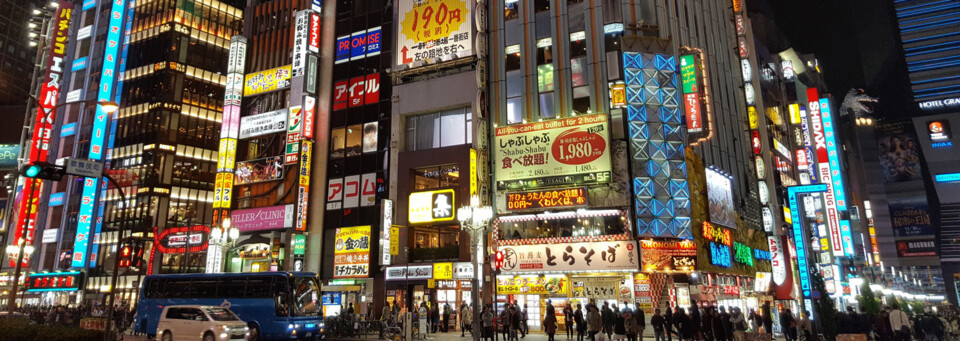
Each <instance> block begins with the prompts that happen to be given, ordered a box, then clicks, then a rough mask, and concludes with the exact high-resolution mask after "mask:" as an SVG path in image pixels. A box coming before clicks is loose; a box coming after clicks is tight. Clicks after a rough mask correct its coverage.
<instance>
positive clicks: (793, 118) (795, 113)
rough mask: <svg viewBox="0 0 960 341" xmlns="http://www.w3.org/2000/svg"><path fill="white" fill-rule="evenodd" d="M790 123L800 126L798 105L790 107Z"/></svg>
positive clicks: (794, 104)
mask: <svg viewBox="0 0 960 341" xmlns="http://www.w3.org/2000/svg"><path fill="white" fill-rule="evenodd" d="M790 123H792V124H800V105H799V104H797V103H793V104H791V105H790Z"/></svg>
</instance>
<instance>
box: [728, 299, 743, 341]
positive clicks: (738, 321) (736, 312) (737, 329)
mask: <svg viewBox="0 0 960 341" xmlns="http://www.w3.org/2000/svg"><path fill="white" fill-rule="evenodd" d="M730 323H731V324H733V339H734V341H744V338H745V337H746V332H747V319H746V318H745V317H744V316H743V312H741V311H740V307H734V308H733V316H731V317H730Z"/></svg>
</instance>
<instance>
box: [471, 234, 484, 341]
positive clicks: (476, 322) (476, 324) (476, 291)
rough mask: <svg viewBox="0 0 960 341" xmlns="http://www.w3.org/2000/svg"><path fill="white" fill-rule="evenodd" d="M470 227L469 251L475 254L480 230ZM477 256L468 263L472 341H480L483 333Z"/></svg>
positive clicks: (478, 243)
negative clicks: (471, 277) (470, 245)
mask: <svg viewBox="0 0 960 341" xmlns="http://www.w3.org/2000/svg"><path fill="white" fill-rule="evenodd" d="M470 227H471V231H473V238H471V239H473V243H472V244H473V245H472V247H471V249H473V252H477V246H479V245H480V240H479V239H480V236H482V235H483V234H482V233H480V231H481V230H480V229H478V228H477V227H476V226H472V225H471V226H470ZM473 252H471V253H473ZM478 256H480V255H473V257H471V258H473V259H471V260H470V262H471V263H473V272H474V276H473V277H474V278H473V285H472V286H471V287H470V291H472V293H471V294H470V295H471V297H472V298H473V330H471V332H472V334H473V341H480V333H481V332H483V326H482V325H481V323H480V321H481V319H480V314H481V313H480V312H481V311H482V310H481V309H480V305H481V304H483V301H482V300H481V299H480V281H481V280H483V279H482V278H481V277H480V276H478V275H477V274H478V273H483V272H482V271H479V272H478V271H477V270H478V269H480V262H478V261H477V257H478ZM478 329H479V330H480V332H477V330H478Z"/></svg>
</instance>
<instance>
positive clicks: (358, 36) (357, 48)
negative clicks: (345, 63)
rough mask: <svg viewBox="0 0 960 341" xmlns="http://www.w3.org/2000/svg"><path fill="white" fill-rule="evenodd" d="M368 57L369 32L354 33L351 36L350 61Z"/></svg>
mask: <svg viewBox="0 0 960 341" xmlns="http://www.w3.org/2000/svg"><path fill="white" fill-rule="evenodd" d="M366 56H367V31H360V32H354V33H353V34H352V35H350V60H357V59H360V58H363V57H366Z"/></svg>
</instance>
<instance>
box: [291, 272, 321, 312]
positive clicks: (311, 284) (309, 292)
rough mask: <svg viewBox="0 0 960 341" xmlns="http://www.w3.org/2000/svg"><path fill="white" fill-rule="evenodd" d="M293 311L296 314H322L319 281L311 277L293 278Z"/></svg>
mask: <svg viewBox="0 0 960 341" xmlns="http://www.w3.org/2000/svg"><path fill="white" fill-rule="evenodd" d="M293 295H294V300H293V313H294V316H317V315H319V314H320V305H319V304H317V299H318V297H319V296H320V293H319V290H317V282H316V281H314V280H313V278H309V277H295V278H294V279H293Z"/></svg>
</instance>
